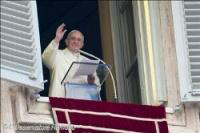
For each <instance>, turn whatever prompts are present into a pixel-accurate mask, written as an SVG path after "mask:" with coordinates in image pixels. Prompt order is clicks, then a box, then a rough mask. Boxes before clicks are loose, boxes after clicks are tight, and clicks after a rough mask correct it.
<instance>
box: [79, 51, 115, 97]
mask: <svg viewBox="0 0 200 133" xmlns="http://www.w3.org/2000/svg"><path fill="white" fill-rule="evenodd" d="M79 52H80V53H82V54H84V55H87V56H89V57H92V58H94V59H97V60H99V61H101V62H102V63H103V64H105V65H106V63H105V62H104V61H103V60H101V59H100V58H98V57H96V56H94V55H92V54H90V53H87V52H85V51H83V50H79ZM106 67H107V69H108V72H109V74H110V76H111V79H112V84H113V89H114V98H115V101H117V90H116V84H115V79H114V77H113V74H112V72H111V70H110V68H109V67H108V66H107V65H106Z"/></svg>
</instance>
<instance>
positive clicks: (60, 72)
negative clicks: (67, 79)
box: [42, 40, 101, 97]
mask: <svg viewBox="0 0 200 133" xmlns="http://www.w3.org/2000/svg"><path fill="white" fill-rule="evenodd" d="M58 46H59V45H58V44H56V43H55V41H54V40H52V41H51V42H50V44H49V45H48V46H47V48H46V49H45V50H44V52H43V54H42V59H43V62H44V64H45V65H46V66H47V67H48V69H49V71H50V76H51V80H50V87H49V96H53V97H65V90H64V86H63V85H61V81H62V79H63V78H64V76H65V74H66V73H67V71H68V69H69V67H70V65H71V64H72V62H75V61H76V62H80V61H81V60H84V59H88V58H86V57H84V56H82V55H81V54H80V53H72V52H71V51H70V50H69V49H68V48H65V49H63V50H59V49H58ZM76 83H83V84H84V83H88V81H87V76H80V77H78V78H77V79H76ZM95 84H97V85H99V79H98V78H97V76H96V73H95ZM100 89H101V88H100V87H98V92H99V91H100ZM66 93H67V92H66Z"/></svg>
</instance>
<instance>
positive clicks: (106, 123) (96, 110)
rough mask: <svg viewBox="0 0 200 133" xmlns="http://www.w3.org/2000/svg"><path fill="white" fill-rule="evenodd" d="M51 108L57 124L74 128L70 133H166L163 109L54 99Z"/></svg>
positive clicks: (51, 101) (51, 98)
mask: <svg viewBox="0 0 200 133" xmlns="http://www.w3.org/2000/svg"><path fill="white" fill-rule="evenodd" d="M50 104H51V107H52V110H53V112H54V113H53V114H54V119H55V122H56V124H69V123H70V124H71V125H74V128H75V129H74V130H72V133H82V132H84V133H101V132H102V133H106V132H107V133H111V132H112V133H113V132H142V133H168V127H167V122H166V113H165V108H164V107H162V106H147V105H135V104H124V103H111V102H99V101H89V100H77V99H66V98H56V97H50ZM66 114H67V115H66ZM113 129H115V130H113ZM60 132H63V133H64V132H65V133H66V132H68V131H67V130H60Z"/></svg>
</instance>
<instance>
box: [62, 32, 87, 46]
mask: <svg viewBox="0 0 200 133" xmlns="http://www.w3.org/2000/svg"><path fill="white" fill-rule="evenodd" d="M75 32H79V33H80V34H81V36H82V43H83V44H84V35H83V33H82V32H80V31H79V30H72V31H70V32H69V33H68V35H67V37H66V39H67V41H69V39H70V37H71V35H72V34H73V33H75Z"/></svg>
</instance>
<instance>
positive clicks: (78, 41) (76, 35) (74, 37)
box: [65, 32, 83, 52]
mask: <svg viewBox="0 0 200 133" xmlns="http://www.w3.org/2000/svg"><path fill="white" fill-rule="evenodd" d="M65 41H68V49H69V50H71V51H73V52H78V50H80V49H81V48H82V47H83V37H82V35H81V33H80V32H73V33H72V34H71V36H70V37H69V40H67V39H66V40H65Z"/></svg>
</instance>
